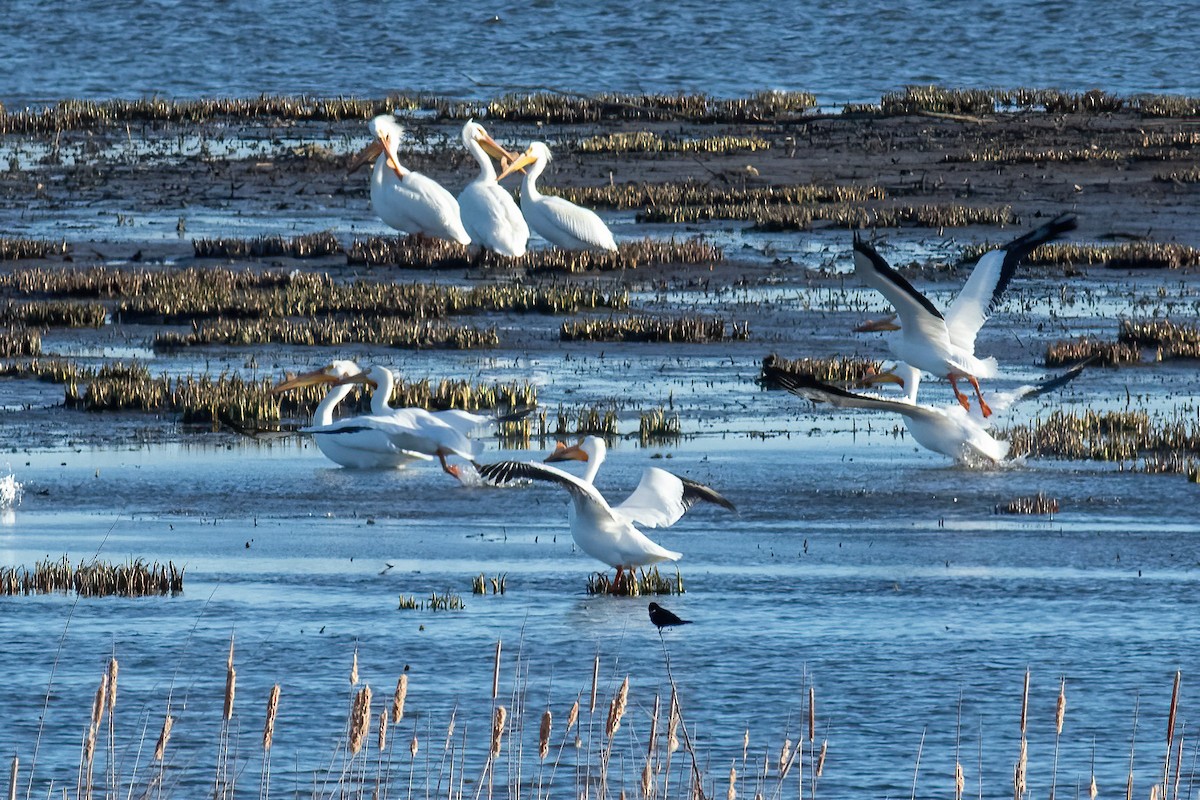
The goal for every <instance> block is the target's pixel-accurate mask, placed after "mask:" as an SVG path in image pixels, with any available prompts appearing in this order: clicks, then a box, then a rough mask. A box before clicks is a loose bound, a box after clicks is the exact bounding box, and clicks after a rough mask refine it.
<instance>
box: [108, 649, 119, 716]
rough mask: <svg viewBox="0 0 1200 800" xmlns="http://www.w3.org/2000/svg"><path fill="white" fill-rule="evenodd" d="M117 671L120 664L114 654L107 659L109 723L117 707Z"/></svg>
mask: <svg viewBox="0 0 1200 800" xmlns="http://www.w3.org/2000/svg"><path fill="white" fill-rule="evenodd" d="M119 671H120V666H119V665H118V664H117V659H116V657H115V656H114V657H113V658H110V659H109V660H108V721H109V723H110V724H111V723H112V721H113V720H112V715H113V711H114V710H116V707H117V673H118V672H119Z"/></svg>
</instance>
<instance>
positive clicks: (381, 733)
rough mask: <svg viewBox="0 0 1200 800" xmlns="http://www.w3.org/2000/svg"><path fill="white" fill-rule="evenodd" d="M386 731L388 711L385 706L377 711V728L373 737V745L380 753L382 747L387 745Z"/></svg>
mask: <svg viewBox="0 0 1200 800" xmlns="http://www.w3.org/2000/svg"><path fill="white" fill-rule="evenodd" d="M387 731H388V712H387V709H386V708H385V709H384V710H383V711H380V712H379V730H378V732H377V735H376V737H375V745H376V747H375V749H376V750H378V751H379V752H381V753H382V752H383V750H384V748H386V747H387Z"/></svg>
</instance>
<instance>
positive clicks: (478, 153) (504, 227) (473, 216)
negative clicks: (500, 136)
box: [458, 120, 529, 258]
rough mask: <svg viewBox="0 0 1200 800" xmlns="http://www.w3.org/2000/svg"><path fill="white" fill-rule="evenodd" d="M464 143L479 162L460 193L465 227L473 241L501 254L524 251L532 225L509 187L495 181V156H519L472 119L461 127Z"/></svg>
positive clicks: (506, 254)
mask: <svg viewBox="0 0 1200 800" xmlns="http://www.w3.org/2000/svg"><path fill="white" fill-rule="evenodd" d="M462 140H463V145H464V146H465V147H466V148H467V152H469V153H470V154H471V156H472V157H473V158H474V159H475V162H476V163H477V164H479V175H478V177H476V178H475V180H473V181H471V182H470V183H469V184H467V187H466V188H465V189H463V190H462V192H461V193H459V195H458V206H459V211H460V212H461V216H462V223H463V227H464V228H466V231H467V235H468V236H470V237H471V241H472V242H473V243H474V244H477V245H479V246H480V247H486V248H487V249H488V250H494V251H495V252H497V253H499V254H500V255H502V256H509V257H511V258H516V257H518V256H523V255H525V247H526V245H527V244H528V242H529V226H528V225H527V224H526V223H525V217H524V216H522V215H521V209H520V208H518V207H517V203H516V201H515V200H513V198H512V195H511V194H509V193H508V190H507V189H505V188H504V187H503V186H501V185H500V184H499V183H498V182H497V181H496V168H495V167H494V166H493V165H492V158H496V159H499V160H501V161H512V160H514V159H515V158H516V156H515V155H514V154H512V153H510V152H508V151H507V150H505V149H504V148H503V147H501V146H500V145H499V144H497V142H496V140H495V139H493V138H492V137H491V136H489V135H488V132H487V131H485V130H484V129H483V126H482V125H480V124H479V123H478V122H475V121H474V120H470V121H468V122H467V124H466V125H463V129H462Z"/></svg>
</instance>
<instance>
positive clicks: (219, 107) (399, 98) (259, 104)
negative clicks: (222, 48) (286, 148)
mask: <svg viewBox="0 0 1200 800" xmlns="http://www.w3.org/2000/svg"><path fill="white" fill-rule="evenodd" d="M419 106H421V104H420V103H419V101H418V99H417V98H416V97H415V96H413V95H389V96H387V97H385V98H381V99H374V100H357V99H354V98H349V97H331V98H318V97H303V96H300V97H282V96H271V95H265V94H264V95H260V96H259V97H256V98H237V97H228V98H204V99H199V100H168V99H164V98H159V97H147V98H142V99H139V100H105V101H102V102H101V101H93V100H63V101H61V102H59V103H56V104H54V105H51V106H47V107H46V108H40V109H25V110H22V111H17V112H14V113H8V112H7V111H5V110H4V107H3V106H0V133H33V134H37V133H42V134H44V133H56V132H58V131H64V130H78V129H86V128H103V127H107V126H113V125H119V124H124V123H128V122H175V123H188V124H195V123H198V122H206V121H208V120H213V119H220V118H241V119H254V118H264V117H265V118H271V119H278V120H323V121H337V120H343V119H362V120H368V119H371V118H372V117H374V116H377V115H379V114H386V113H390V112H391V111H393V110H394V109H397V108H410V109H413V108H417V107H419Z"/></svg>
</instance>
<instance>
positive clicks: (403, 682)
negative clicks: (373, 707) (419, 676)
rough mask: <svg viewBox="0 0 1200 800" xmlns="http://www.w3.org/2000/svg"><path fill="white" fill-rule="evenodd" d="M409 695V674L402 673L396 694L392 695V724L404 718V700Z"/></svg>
mask: <svg viewBox="0 0 1200 800" xmlns="http://www.w3.org/2000/svg"><path fill="white" fill-rule="evenodd" d="M407 697H408V676H407V675H401V676H400V680H398V681H396V694H394V695H393V696H392V724H393V725H395V724H396V723H398V722H399V721H400V720H402V719H404V701H405V699H406V698H407Z"/></svg>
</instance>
